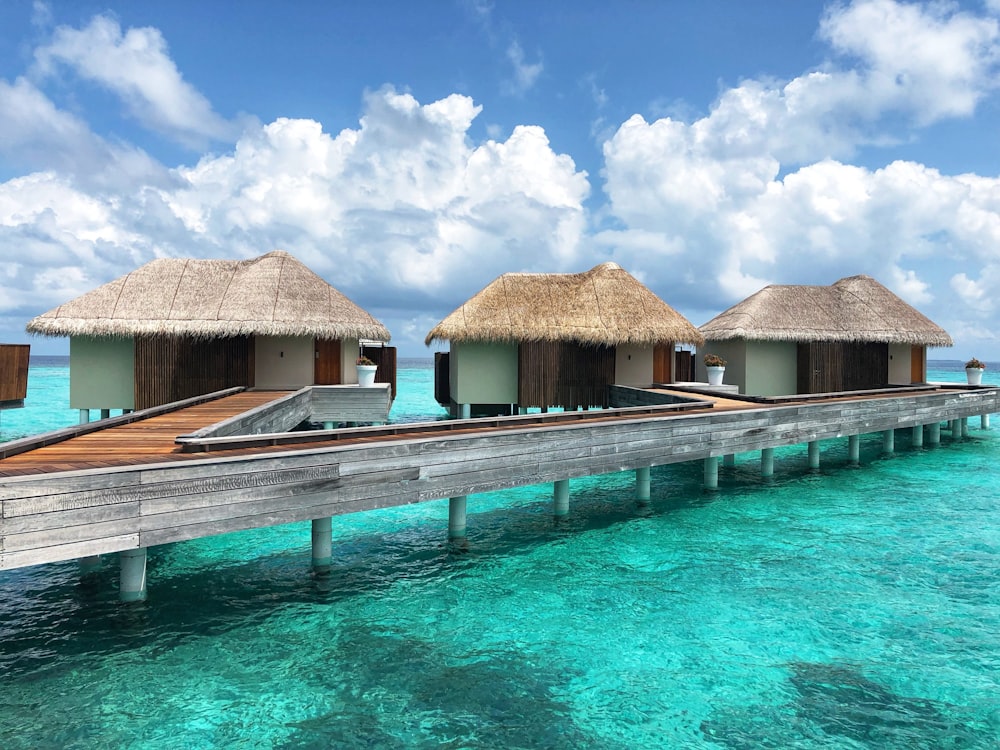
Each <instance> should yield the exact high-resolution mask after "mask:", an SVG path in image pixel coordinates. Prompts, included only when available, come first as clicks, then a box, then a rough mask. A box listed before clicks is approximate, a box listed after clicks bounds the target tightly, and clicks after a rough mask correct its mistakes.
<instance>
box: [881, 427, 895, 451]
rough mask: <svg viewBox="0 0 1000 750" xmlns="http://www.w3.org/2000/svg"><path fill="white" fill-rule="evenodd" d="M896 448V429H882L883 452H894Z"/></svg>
mask: <svg viewBox="0 0 1000 750" xmlns="http://www.w3.org/2000/svg"><path fill="white" fill-rule="evenodd" d="M895 450H896V431H895V430H893V429H891V428H890V429H888V430H883V431H882V452H883V453H888V454H890V455H891V454H892V453H894V452H895Z"/></svg>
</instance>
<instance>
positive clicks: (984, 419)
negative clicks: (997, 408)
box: [979, 414, 990, 430]
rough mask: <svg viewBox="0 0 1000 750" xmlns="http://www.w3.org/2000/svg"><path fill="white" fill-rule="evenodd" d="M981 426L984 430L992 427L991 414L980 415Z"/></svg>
mask: <svg viewBox="0 0 1000 750" xmlns="http://www.w3.org/2000/svg"><path fill="white" fill-rule="evenodd" d="M979 427H980V428H981V429H984V430H988V429H990V415H989V414H981V415H980V416H979Z"/></svg>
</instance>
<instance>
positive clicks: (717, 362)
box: [705, 354, 726, 367]
mask: <svg viewBox="0 0 1000 750" xmlns="http://www.w3.org/2000/svg"><path fill="white" fill-rule="evenodd" d="M725 366H726V360H724V359H723V358H722V357H720V356H719V355H718V354H706V355H705V367H725Z"/></svg>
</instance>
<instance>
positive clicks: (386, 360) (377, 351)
mask: <svg viewBox="0 0 1000 750" xmlns="http://www.w3.org/2000/svg"><path fill="white" fill-rule="evenodd" d="M361 354H363V355H364V356H365V357H368V359H370V360H371V361H372V362H374V363H375V364H376V365H378V369H377V370H376V371H375V382H376V383H388V384H389V385H390V386H391V394H390V398H396V347H394V346H363V347H361Z"/></svg>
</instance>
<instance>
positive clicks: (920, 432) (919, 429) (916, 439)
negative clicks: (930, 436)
mask: <svg viewBox="0 0 1000 750" xmlns="http://www.w3.org/2000/svg"><path fill="white" fill-rule="evenodd" d="M912 444H913V447H914V448H923V447H924V426H923V425H922V424H918V425H914V426H913V440H912Z"/></svg>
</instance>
